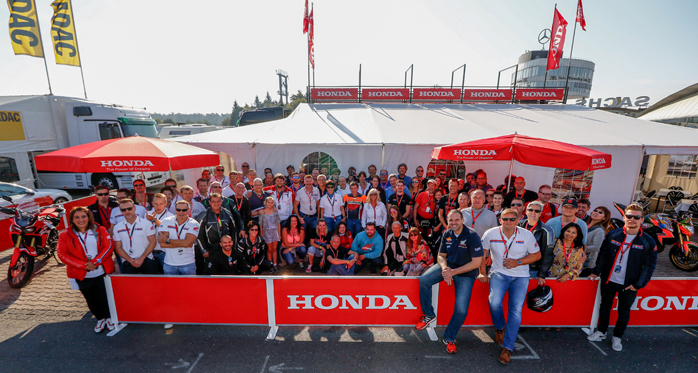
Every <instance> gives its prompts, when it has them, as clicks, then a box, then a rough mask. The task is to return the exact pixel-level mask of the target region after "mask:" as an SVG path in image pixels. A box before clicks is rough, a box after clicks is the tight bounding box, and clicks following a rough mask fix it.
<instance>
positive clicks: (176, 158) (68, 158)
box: [34, 136, 220, 173]
mask: <svg viewBox="0 0 698 373" xmlns="http://www.w3.org/2000/svg"><path fill="white" fill-rule="evenodd" d="M34 161H35V163H36V169H37V170H41V171H61V172H91V173H98V172H165V171H169V170H170V169H172V170H183V169H187V168H196V167H209V166H216V165H218V164H220V160H219V157H218V154H217V153H214V152H212V151H210V150H207V149H202V148H199V147H196V146H192V145H187V144H183V143H179V142H174V141H165V140H160V139H153V138H149V137H140V136H132V137H124V138H119V139H111V140H103V141H97V142H93V143H89V144H83V145H78V146H73V147H70V148H65V149H61V150H56V151H54V152H50V153H46V154H42V155H39V156H36V157H35V158H34Z"/></svg>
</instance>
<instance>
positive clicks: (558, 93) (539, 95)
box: [516, 88, 565, 101]
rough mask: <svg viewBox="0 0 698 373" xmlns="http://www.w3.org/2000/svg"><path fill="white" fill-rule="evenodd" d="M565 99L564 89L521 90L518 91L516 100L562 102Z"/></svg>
mask: <svg viewBox="0 0 698 373" xmlns="http://www.w3.org/2000/svg"><path fill="white" fill-rule="evenodd" d="M564 97H565V89H564V88H555V89H543V88H541V89H533V88H530V89H529V88H520V89H517V90H516V99H517V100H519V101H531V100H534V101H540V100H546V101H562V99H563V98H564Z"/></svg>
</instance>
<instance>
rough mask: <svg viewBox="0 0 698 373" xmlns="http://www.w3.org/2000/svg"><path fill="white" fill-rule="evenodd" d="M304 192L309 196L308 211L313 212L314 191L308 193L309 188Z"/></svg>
mask: <svg viewBox="0 0 698 373" xmlns="http://www.w3.org/2000/svg"><path fill="white" fill-rule="evenodd" d="M304 192H305V195H306V196H308V209H309V210H310V212H313V191H312V189H311V190H310V193H308V188H305V190H304Z"/></svg>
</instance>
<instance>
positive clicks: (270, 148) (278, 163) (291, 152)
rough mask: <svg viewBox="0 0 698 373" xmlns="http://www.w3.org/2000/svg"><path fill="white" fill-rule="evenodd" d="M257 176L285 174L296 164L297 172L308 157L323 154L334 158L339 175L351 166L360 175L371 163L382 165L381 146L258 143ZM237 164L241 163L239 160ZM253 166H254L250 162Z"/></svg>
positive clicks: (345, 173) (345, 172) (343, 173)
mask: <svg viewBox="0 0 698 373" xmlns="http://www.w3.org/2000/svg"><path fill="white" fill-rule="evenodd" d="M256 147H257V160H256V164H257V173H260V171H263V169H264V168H265V167H270V168H271V169H272V171H273V172H274V173H281V174H283V175H286V166H288V165H293V166H294V167H295V168H296V171H298V170H299V167H300V164H301V162H302V161H303V158H305V157H306V156H307V155H308V154H310V153H313V152H324V153H327V154H329V155H330V156H332V158H334V160H335V161H336V162H337V167H338V168H339V169H340V171H341V172H340V175H343V176H347V171H348V169H349V167H351V166H354V167H356V171H357V173H358V172H359V171H361V170H364V171H366V170H367V168H368V166H369V165H370V164H375V165H379V164H380V163H381V157H382V146H381V145H380V144H351V145H344V144H327V145H317V144H310V145H306V144H287V145H278V144H257V145H256ZM236 162H238V164H240V163H239V161H237V159H236ZM250 164H252V163H250Z"/></svg>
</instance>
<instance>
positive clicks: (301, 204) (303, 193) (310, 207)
mask: <svg viewBox="0 0 698 373" xmlns="http://www.w3.org/2000/svg"><path fill="white" fill-rule="evenodd" d="M296 200H297V201H298V212H300V213H301V214H304V215H309V216H312V215H315V214H317V202H318V201H319V200H320V191H319V190H318V188H315V187H313V190H312V191H311V192H309V191H308V189H307V188H306V187H303V188H301V189H299V190H298V192H296Z"/></svg>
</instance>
